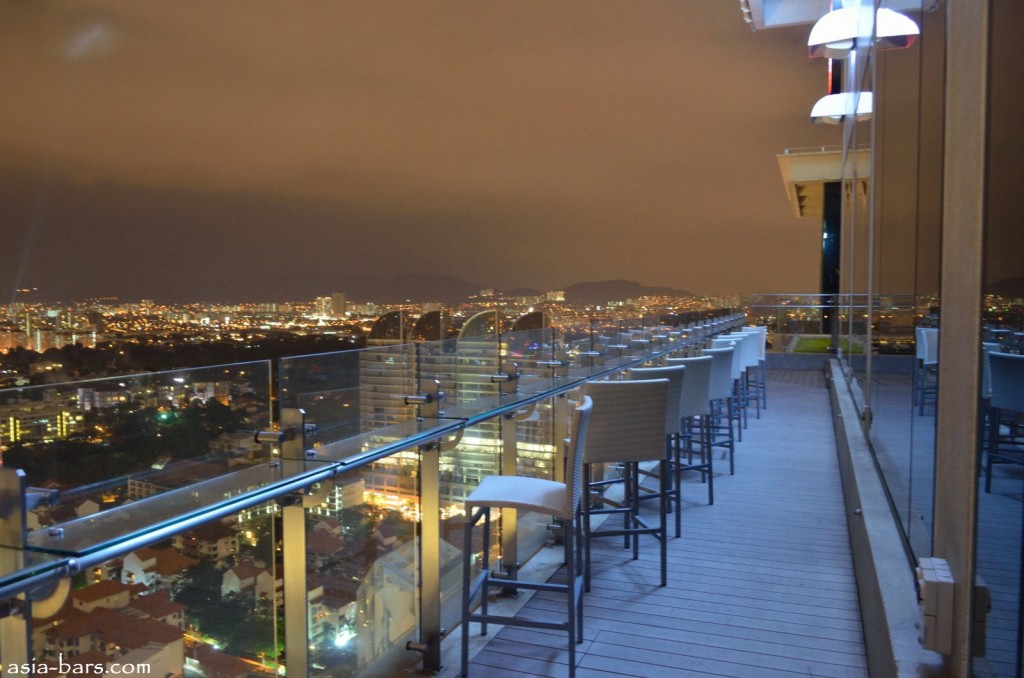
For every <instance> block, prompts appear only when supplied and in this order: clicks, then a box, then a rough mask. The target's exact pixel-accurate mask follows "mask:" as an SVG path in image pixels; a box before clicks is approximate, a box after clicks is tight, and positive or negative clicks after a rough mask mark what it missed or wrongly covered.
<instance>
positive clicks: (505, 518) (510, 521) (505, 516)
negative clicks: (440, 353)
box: [501, 413, 519, 595]
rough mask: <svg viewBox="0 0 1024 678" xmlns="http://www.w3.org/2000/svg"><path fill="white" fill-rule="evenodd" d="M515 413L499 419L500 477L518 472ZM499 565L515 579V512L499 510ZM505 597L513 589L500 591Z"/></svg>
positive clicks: (517, 564) (517, 559)
mask: <svg viewBox="0 0 1024 678" xmlns="http://www.w3.org/2000/svg"><path fill="white" fill-rule="evenodd" d="M517 428H518V424H517V423H516V416H515V413H510V414H506V415H505V416H504V417H502V418H501V475H503V476H514V475H516V473H518V471H519V453H518V448H517V446H516V429H517ZM501 565H502V570H503V571H504V572H505V573H506V574H507V575H508V576H509V578H510V579H515V578H516V574H517V573H518V572H519V541H518V525H517V524H516V510H515V509H510V508H503V509H501ZM502 592H503V593H504V594H505V595H515V592H516V589H515V588H514V587H511V586H510V587H506V588H504V589H502Z"/></svg>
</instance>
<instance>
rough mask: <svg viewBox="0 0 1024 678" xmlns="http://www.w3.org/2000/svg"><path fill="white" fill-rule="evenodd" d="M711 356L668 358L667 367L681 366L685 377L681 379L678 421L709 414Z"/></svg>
mask: <svg viewBox="0 0 1024 678" xmlns="http://www.w3.org/2000/svg"><path fill="white" fill-rule="evenodd" d="M713 360H714V358H713V357H712V356H709V355H702V356H698V357H696V358H668V359H666V360H665V362H667V363H668V364H669V365H683V366H684V367H686V376H685V377H684V378H683V393H682V396H681V397H680V399H679V400H680V402H679V415H680V419H683V418H685V417H699V416H700V415H702V414H709V413H710V406H711V363H712V361H713Z"/></svg>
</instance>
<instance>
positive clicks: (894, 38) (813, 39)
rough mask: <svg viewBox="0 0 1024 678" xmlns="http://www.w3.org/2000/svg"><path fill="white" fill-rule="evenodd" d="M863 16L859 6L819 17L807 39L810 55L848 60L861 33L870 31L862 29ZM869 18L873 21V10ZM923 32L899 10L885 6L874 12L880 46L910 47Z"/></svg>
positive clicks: (875, 33) (876, 33)
mask: <svg viewBox="0 0 1024 678" xmlns="http://www.w3.org/2000/svg"><path fill="white" fill-rule="evenodd" d="M867 12H870V10H867ZM863 16H864V11H863V10H861V9H860V8H859V7H843V8H842V9H837V10H833V11H831V12H829V13H828V14H826V15H825V16H823V17H821V18H820V19H818V22H817V23H816V24H814V28H812V29H811V35H810V37H809V38H808V39H807V48H808V53H809V54H810V56H812V57H828V58H830V59H845V58H846V56H847V55H848V54H849V53H850V50H851V49H853V47H854V46H855V45H856V43H857V37H858V36H860V35H870V34H871V31H869V30H863V31H862V30H860V28H861V26H860V25H859V24H860V21H859V20H860V19H861V17H863ZM866 18H867V20H868V21H870V20H871V15H870V13H868V14H867V17H866ZM867 28H870V27H865V29H867ZM920 33H921V29H920V28H919V27H918V25H917V24H916V23H914V21H913V20H912V19H911V18H910V17H907V16H905V15H903V14H900V13H899V12H895V11H893V10H891V9H887V8H885V7H882V8H879V10H878V12H877V13H876V14H875V26H874V36H875V45H876V46H877V47H878V49H899V48H903V47H910V45H912V44H913V43H914V39H915V38H916V37H917V36H918V35H919V34H920Z"/></svg>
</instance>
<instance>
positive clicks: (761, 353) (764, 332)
mask: <svg viewBox="0 0 1024 678" xmlns="http://www.w3.org/2000/svg"><path fill="white" fill-rule="evenodd" d="M743 331H744V332H751V331H753V332H757V333H758V334H759V335H761V340H760V341H759V342H758V346H757V349H758V350H757V359H758V360H764V359H765V351H767V349H768V328H767V327H765V326H764V325H745V326H744V327H743Z"/></svg>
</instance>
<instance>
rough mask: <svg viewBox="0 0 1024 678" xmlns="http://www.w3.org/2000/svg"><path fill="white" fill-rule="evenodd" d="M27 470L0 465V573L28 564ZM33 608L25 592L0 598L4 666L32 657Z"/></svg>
mask: <svg viewBox="0 0 1024 678" xmlns="http://www.w3.org/2000/svg"><path fill="white" fill-rule="evenodd" d="M26 489H27V486H26V482H25V473H24V472H23V471H21V470H18V469H8V468H0V574H9V573H11V572H16V571H18V570H20V569H22V568H23V567H24V566H25V551H24V549H25V536H26V533H27V525H26V523H25V511H26V498H25V493H26ZM31 620H32V608H31V603H30V602H29V601H28V599H27V598H26V596H25V595H24V594H21V595H19V596H18V597H17V598H10V599H8V600H0V648H3V663H4V666H10V665H11V664H17V665H19V666H20V665H22V664H30V662H31V661H32V624H31Z"/></svg>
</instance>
